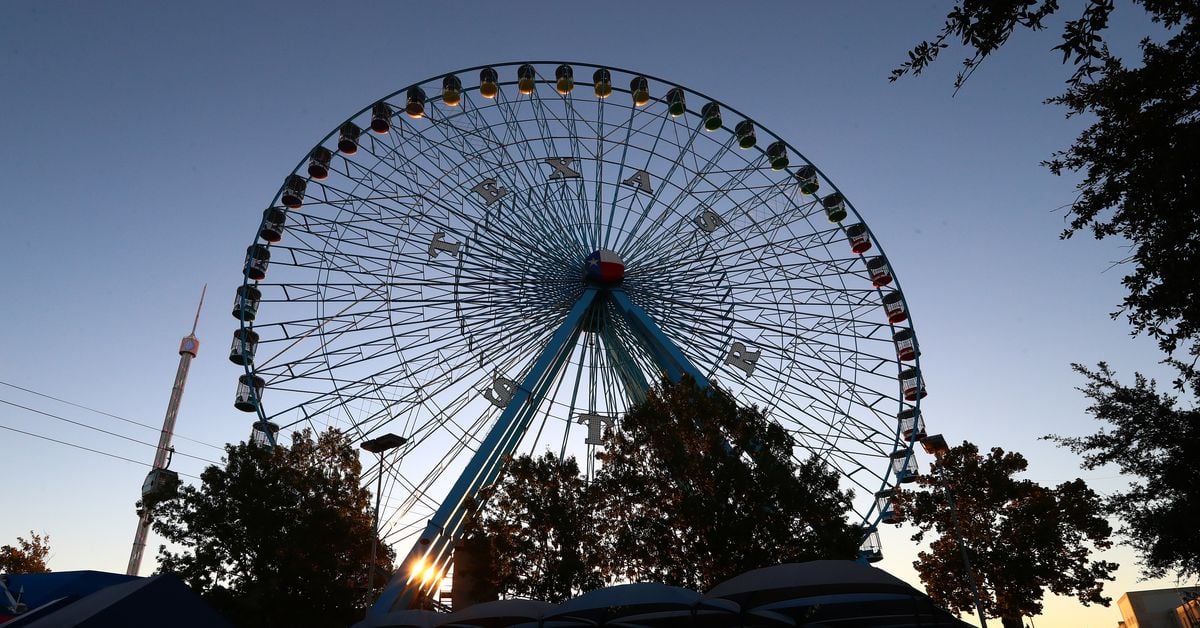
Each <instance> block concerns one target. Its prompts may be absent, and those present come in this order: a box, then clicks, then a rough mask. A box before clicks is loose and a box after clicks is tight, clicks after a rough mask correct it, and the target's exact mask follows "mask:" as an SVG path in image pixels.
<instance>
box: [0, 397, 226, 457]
mask: <svg viewBox="0 0 1200 628" xmlns="http://www.w3.org/2000/svg"><path fill="white" fill-rule="evenodd" d="M0 403H3V404H7V405H10V406H13V407H15V408H20V409H22V410H27V411H29V412H33V413H35V414H40V415H42V416H47V417H50V418H52V419H58V420H59V421H64V422H66V423H70V424H72V425H78V426H79V427H84V428H87V429H89V430H95V431H97V432H100V433H102V434H108V435H109V436H116V437H117V438H122V439H125V440H127V441H130V442H133V443H138V444H139V445H146V446H147V447H154V448H155V449H158V445H155V444H154V443H147V442H146V441H144V440H138V439H136V438H133V437H130V436H125V435H124V434H118V433H116V432H110V431H108V430H106V429H102V428H99V427H96V426H94V425H88V424H87V423H81V422H79V421H73V420H71V419H68V418H65V417H61V416H58V415H56V414H50V413H49V412H43V411H41V410H38V409H35V408H30V407H29V406H23V405H21V404H19V403H13V402H11V401H8V400H5V399H0ZM175 454H177V455H180V456H186V457H188V458H195V459H196V460H200V461H203V462H207V463H209V464H215V465H219V464H221V463H219V462H216V461H215V460H209V459H208V458H203V457H201V456H195V455H192V454H188V453H184V452H182V451H176V452H175Z"/></svg>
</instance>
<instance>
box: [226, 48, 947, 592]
mask: <svg viewBox="0 0 1200 628" xmlns="http://www.w3.org/2000/svg"><path fill="white" fill-rule="evenodd" d="M243 274H244V277H245V280H244V282H243V284H242V285H241V286H240V287H239V288H238V289H237V295H236V298H235V301H234V307H233V315H234V316H235V317H236V318H237V319H238V320H239V321H240V325H239V328H238V329H237V330H236V331H235V332H234V342H233V346H232V349H231V354H230V359H231V360H232V361H234V362H235V363H237V364H240V365H243V366H244V369H245V373H244V374H243V375H242V376H241V377H240V378H239V381H238V390H237V395H236V402H235V406H236V407H238V408H239V409H241V410H245V411H247V412H253V413H256V414H257V417H256V423H255V425H256V434H258V435H259V436H260V437H262V438H264V439H265V440H267V441H270V442H273V441H274V435H275V432H276V431H277V430H280V429H282V430H284V431H290V430H295V429H300V428H303V427H313V428H316V429H321V428H323V427H325V426H327V425H333V426H337V427H339V428H341V429H342V430H343V431H349V432H351V433H352V434H354V435H355V436H356V437H360V438H364V439H365V438H371V437H374V436H379V435H381V434H384V433H395V434H399V435H402V436H403V437H404V438H405V439H407V442H406V443H404V444H403V445H402V447H401V448H400V450H399V452H398V454H397V455H396V456H394V457H393V459H392V460H393V462H392V463H390V464H387V465H384V464H382V463H381V464H380V465H379V466H378V467H376V470H375V472H376V473H382V474H383V480H384V482H383V484H382V485H383V489H382V496H381V497H382V499H383V500H384V506H383V507H382V509H381V513H380V515H381V521H382V523H381V528H380V530H381V534H382V535H383V537H384V538H385V540H387V541H388V542H392V543H405V544H407V543H411V544H412V550H411V551H410V552H409V554H408V555H407V557H406V559H405V562H404V563H403V569H402V570H401V571H400V572H398V573H397V575H396V576H395V578H393V581H392V583H391V584H389V586H388V588H387V589H386V590H385V592H384V595H383V596H382V598H381V599H380V602H379V603H378V604H377V605H376V612H386V610H387V609H390V608H392V607H393V606H394V605H396V604H397V603H399V601H400V600H401V599H402V598H403V597H404V596H405V595H409V594H410V593H406V592H411V591H412V590H414V588H420V587H422V586H426V587H432V586H434V585H433V584H430V583H431V582H436V580H437V578H438V577H439V576H440V575H441V574H443V573H444V572H445V570H446V569H447V567H448V565H449V563H450V561H451V558H452V556H451V554H452V548H453V541H454V539H455V538H456V536H457V534H458V532H459V528H460V527H461V524H462V519H463V515H464V512H463V504H464V501H466V500H467V499H468V498H469V497H471V496H473V495H474V494H475V493H476V492H477V491H478V490H479V489H480V488H482V487H483V486H486V485H488V484H490V483H491V482H493V481H494V480H495V479H496V477H497V475H498V473H499V471H500V466H501V463H502V461H503V458H504V457H505V456H507V455H510V454H520V453H531V452H532V453H540V452H542V451H545V450H551V451H554V452H556V453H559V454H560V455H570V454H576V455H579V456H580V457H581V458H586V459H588V460H590V459H591V456H590V455H588V454H590V453H591V451H592V449H593V448H594V447H595V446H596V445H597V444H598V436H599V434H600V432H601V430H602V429H603V428H605V427H608V426H611V427H617V428H619V423H620V417H621V415H622V413H623V412H624V411H625V410H626V409H627V408H628V407H629V406H630V405H631V404H634V403H636V402H637V401H639V400H640V399H642V398H644V396H645V395H646V392H647V390H648V389H649V388H650V387H651V386H652V385H653V384H655V383H656V382H658V381H659V380H660V379H661V378H663V377H666V378H669V379H672V380H679V379H681V378H682V377H683V376H685V375H689V376H691V377H692V378H693V379H695V380H696V381H697V382H698V383H700V385H702V386H708V385H710V384H715V385H717V386H719V387H720V388H721V389H722V390H724V391H727V392H728V393H729V394H731V395H732V396H733V397H734V398H735V399H737V400H738V402H739V403H742V404H747V405H749V404H755V405H758V406H759V407H760V408H761V409H762V410H763V411H764V413H765V414H766V415H767V416H768V417H770V418H772V419H773V420H775V421H777V422H778V423H780V424H781V425H782V426H784V427H785V428H786V429H787V430H788V431H789V432H790V434H791V435H792V438H793V439H794V441H795V451H796V455H797V456H798V457H807V456H808V455H809V454H816V455H818V456H820V457H821V459H823V460H824V461H825V462H826V463H827V464H828V465H830V466H831V467H833V468H835V469H837V470H838V471H839V472H840V474H841V476H842V481H843V486H844V488H851V489H854V491H855V493H856V498H855V502H854V503H855V510H856V513H857V516H858V517H860V518H861V521H862V523H863V525H864V550H863V554H862V555H863V557H864V559H867V560H877V559H878V558H879V557H880V556H881V554H880V550H879V547H878V540H877V536H875V535H874V533H873V531H874V529H875V526H876V525H877V524H879V523H881V522H882V523H894V522H898V521H899V513H898V512H897V510H896V508H895V507H894V506H893V497H894V491H895V489H896V487H897V486H898V484H900V483H903V482H907V481H911V480H912V479H913V478H914V477H915V475H916V472H917V471H916V463H915V460H914V458H913V444H914V443H915V442H917V441H918V440H920V439H921V438H924V436H925V432H924V425H923V421H922V420H921V415H920V410H919V407H918V406H919V403H920V398H921V397H923V396H924V395H925V388H924V384H923V382H922V378H921V375H920V371H919V369H918V359H919V351H918V349H917V343H916V337H915V336H914V334H913V331H912V328H911V322H910V321H909V320H908V309H907V304H906V302H905V299H904V296H903V294H902V293H901V292H900V289H899V283H898V281H897V280H896V279H895V276H894V274H893V272H892V269H891V268H890V266H889V264H888V261H887V258H886V257H885V256H884V255H883V253H882V251H881V250H880V247H879V244H878V242H876V241H875V240H874V237H873V234H872V233H871V231H870V229H869V228H868V227H867V226H866V223H865V222H864V220H863V218H862V217H861V216H860V215H859V214H858V213H857V211H856V210H855V208H854V207H853V206H852V205H851V204H850V202H849V201H848V199H846V198H845V197H844V196H843V195H842V193H841V192H840V191H838V189H837V187H836V186H835V185H834V184H833V183H832V182H831V181H829V180H828V179H827V178H826V177H825V176H824V174H823V173H822V172H821V171H820V170H819V169H818V168H817V167H816V166H815V165H814V164H813V163H812V162H811V161H809V160H808V159H807V158H806V157H805V156H803V155H802V154H801V153H800V152H798V151H797V150H796V149H795V148H794V147H793V146H791V145H789V144H788V143H787V142H786V141H784V140H782V139H780V138H779V137H777V136H775V135H774V134H773V133H771V132H770V131H768V130H767V129H765V128H763V127H761V126H759V125H758V124H756V123H755V122H753V121H752V120H751V119H749V118H748V117H746V116H745V115H744V114H742V113H740V112H738V111H737V110H735V109H733V108H732V107H730V106H728V105H726V104H724V103H719V102H717V101H716V100H713V99H711V98H708V97H706V96H704V95H703V94H700V93H698V92H696V91H693V90H690V89H687V88H684V87H681V86H678V85H676V84H673V83H671V82H669V81H665V80H660V79H657V78H654V77H651V76H648V75H644V74H636V73H633V72H628V71H625V70H619V69H615V68H611V67H600V66H594V65H589V64H583V63H572V64H566V63H561V64H560V63H557V62H536V63H524V64H517V63H513V64H501V65H493V66H486V67H475V68H468V69H465V70H460V71H457V72H454V73H450V74H445V75H440V76H437V77H433V78H431V79H428V80H426V81H421V82H419V83H415V84H413V85H411V86H408V87H406V88H405V89H402V90H400V91H397V92H395V93H393V94H391V95H389V96H387V97H385V98H383V99H381V100H379V101H378V102H375V103H373V104H372V105H370V106H368V107H366V108H364V109H363V110H361V111H359V112H358V113H356V114H354V115H353V116H351V117H350V118H349V119H348V120H346V121H345V122H343V123H342V124H341V125H339V126H338V127H337V128H335V129H334V130H333V131H332V132H331V133H329V134H328V135H327V136H325V137H324V138H323V139H322V140H321V141H320V142H318V143H317V145H316V146H315V147H314V148H313V149H312V151H311V152H310V153H309V154H308V155H307V156H306V157H305V158H304V159H303V160H302V161H301V162H300V164H299V165H298V166H297V168H296V169H295V170H294V171H293V172H292V173H291V174H290V175H287V176H286V177H285V178H284V181H283V184H282V186H281V187H280V189H279V191H278V193H277V194H276V195H275V197H274V199H273V200H272V202H271V204H270V205H269V207H268V208H267V209H266V210H265V211H264V213H263V217H262V221H261V223H260V226H259V229H258V231H257V234H256V236H255V239H254V242H253V243H252V244H251V245H250V247H249V248H248V250H247V254H246V259H245V266H244V273H243Z"/></svg>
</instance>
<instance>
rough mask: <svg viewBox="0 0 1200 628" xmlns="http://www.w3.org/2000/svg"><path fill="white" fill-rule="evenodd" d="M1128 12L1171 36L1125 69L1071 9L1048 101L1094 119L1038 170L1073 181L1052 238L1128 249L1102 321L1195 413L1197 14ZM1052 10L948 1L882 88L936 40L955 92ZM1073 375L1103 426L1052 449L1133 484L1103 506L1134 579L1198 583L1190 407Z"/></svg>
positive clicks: (1088, 10)
mask: <svg viewBox="0 0 1200 628" xmlns="http://www.w3.org/2000/svg"><path fill="white" fill-rule="evenodd" d="M1135 3H1136V4H1139V5H1141V6H1142V8H1144V9H1145V10H1146V12H1147V13H1148V14H1149V15H1150V17H1151V19H1152V20H1153V21H1154V22H1156V23H1159V24H1162V25H1163V26H1165V27H1166V28H1167V29H1168V30H1169V31H1170V32H1171V35H1170V37H1169V38H1168V39H1167V40H1166V41H1165V42H1154V41H1151V40H1150V38H1148V37H1147V38H1145V39H1143V40H1142V41H1141V51H1142V58H1141V60H1140V64H1138V65H1136V66H1133V65H1127V64H1126V63H1125V62H1124V61H1123V60H1121V59H1119V58H1117V57H1116V56H1114V55H1113V54H1112V53H1111V52H1110V51H1109V48H1108V46H1107V44H1106V42H1105V39H1104V36H1103V35H1104V32H1103V31H1104V29H1105V27H1106V26H1107V24H1108V18H1109V16H1110V14H1111V13H1112V11H1113V3H1112V1H1111V0H1084V2H1083V11H1082V14H1081V17H1080V18H1079V19H1076V20H1070V21H1068V22H1067V23H1066V26H1065V28H1064V31H1063V41H1062V44H1061V45H1059V46H1057V47H1056V49H1057V50H1059V51H1061V52H1062V53H1063V62H1064V63H1065V62H1068V61H1070V62H1071V63H1073V64H1074V66H1075V68H1076V69H1075V72H1074V74H1073V75H1072V76H1071V77H1070V79H1068V80H1067V91H1066V92H1065V93H1064V94H1062V95H1060V96H1057V97H1054V98H1051V99H1050V100H1049V101H1048V102H1049V103H1051V104H1056V105H1061V106H1064V107H1066V109H1067V115H1068V116H1079V115H1087V116H1088V117H1089V118H1091V119H1093V120H1094V122H1093V123H1092V124H1091V125H1090V126H1088V128H1087V129H1085V130H1084V131H1083V132H1082V133H1081V134H1080V135H1079V136H1078V137H1077V138H1076V140H1075V142H1074V144H1072V145H1071V146H1070V147H1069V148H1068V149H1066V150H1063V151H1059V152H1057V153H1056V154H1054V155H1053V156H1052V158H1051V159H1050V160H1048V161H1046V162H1044V164H1045V165H1046V166H1047V167H1048V168H1049V169H1050V171H1051V172H1052V173H1054V174H1056V175H1061V174H1063V173H1064V172H1074V173H1082V174H1083V179H1082V181H1081V182H1080V183H1079V184H1078V192H1079V194H1078V196H1077V197H1076V199H1075V202H1074V203H1072V204H1071V206H1070V208H1069V209H1068V210H1067V214H1068V218H1069V219H1070V226H1069V227H1068V228H1067V229H1066V230H1065V231H1064V232H1063V233H1062V237H1063V238H1069V237H1071V236H1072V235H1074V234H1075V233H1078V232H1079V231H1080V230H1090V231H1091V233H1092V234H1093V235H1094V236H1095V237H1096V238H1097V239H1102V238H1108V237H1114V236H1115V237H1119V238H1124V239H1126V240H1128V241H1129V242H1130V243H1132V254H1131V255H1130V256H1129V257H1128V258H1127V259H1125V260H1122V261H1123V262H1124V263H1127V264H1128V265H1130V266H1131V270H1130V272H1129V274H1127V275H1126V276H1125V277H1124V278H1123V279H1122V283H1123V284H1124V286H1125V288H1126V296H1125V298H1124V299H1123V301H1122V303H1121V305H1120V309H1118V310H1117V311H1116V312H1113V314H1112V316H1113V317H1114V318H1116V317H1118V316H1120V315H1122V314H1124V315H1125V316H1126V318H1127V319H1128V321H1129V323H1130V324H1131V325H1132V327H1133V332H1134V334H1146V335H1148V336H1150V337H1152V338H1154V339H1155V340H1156V341H1157V342H1158V346H1159V348H1160V349H1161V350H1162V351H1163V352H1164V353H1165V354H1166V356H1167V359H1166V362H1167V363H1168V364H1170V365H1172V366H1173V367H1174V368H1175V369H1176V370H1177V371H1178V373H1179V377H1178V378H1177V379H1176V380H1175V382H1174V385H1175V387H1176V388H1177V389H1178V390H1180V391H1182V392H1185V393H1189V394H1190V395H1191V397H1192V400H1193V401H1192V403H1193V405H1194V403H1195V400H1196V398H1197V393H1198V392H1200V370H1198V369H1197V360H1198V359H1200V283H1198V282H1197V281H1196V271H1195V269H1196V268H1198V267H1200V236H1198V234H1200V169H1198V168H1196V167H1194V165H1193V162H1194V161H1195V155H1197V154H1200V26H1198V25H1197V17H1198V16H1200V4H1197V3H1196V2H1195V1H1194V0H1138V1H1137V2H1135ZM1058 8H1059V6H1058V3H1057V1H1056V0H1041V2H1035V1H1033V0H1002V1H996V2H981V1H979V0H961V1H960V2H958V3H957V4H956V5H955V6H954V8H953V9H952V10H951V11H950V13H949V14H948V15H947V18H946V23H945V25H944V26H943V28H942V30H941V32H940V33H939V34H938V36H937V37H936V38H935V39H934V40H933V41H925V42H922V43H920V44H919V45H918V46H917V47H916V48H914V49H913V50H912V51H911V52H910V53H909V61H908V62H906V63H904V64H903V65H902V66H901V67H899V68H897V69H896V70H895V71H893V73H892V80H896V79H898V78H899V77H901V76H903V75H904V74H906V73H909V72H911V73H913V74H919V73H920V72H921V71H922V70H924V69H925V68H926V67H928V65H929V64H930V63H932V62H933V61H934V60H936V59H937V56H938V53H939V52H941V51H942V50H944V49H945V48H947V47H948V44H947V43H946V42H947V41H948V40H949V41H953V40H956V39H957V40H958V41H960V42H961V43H962V44H963V45H964V46H965V47H967V48H968V50H971V51H972V53H971V54H972V56H971V57H969V58H968V59H967V60H966V61H965V62H964V68H963V70H962V72H960V73H959V76H958V79H957V80H956V82H955V86H956V88H958V87H961V86H962V84H963V82H964V81H965V80H966V79H967V78H968V77H969V76H970V75H971V74H972V73H973V72H974V71H975V70H976V69H977V68H978V67H979V64H980V63H981V62H982V61H983V60H984V59H985V58H986V57H987V56H989V55H990V54H992V53H994V52H996V51H997V50H998V49H999V48H1000V47H1002V46H1003V45H1004V43H1005V42H1006V41H1007V40H1008V38H1009V36H1010V35H1011V34H1012V33H1013V32H1014V30H1016V29H1018V28H1029V29H1032V30H1040V29H1041V28H1043V21H1044V20H1045V18H1046V17H1048V16H1050V15H1051V14H1053V13H1055V12H1056V11H1057V10H1058ZM1075 369H1076V370H1077V371H1079V372H1080V373H1083V374H1084V375H1085V376H1086V377H1088V378H1089V383H1088V384H1087V386H1086V388H1084V392H1085V394H1086V395H1087V396H1088V397H1089V398H1090V399H1091V400H1092V402H1093V405H1092V407H1091V409H1090V412H1091V414H1092V415H1093V416H1095V417H1096V418H1097V419H1100V420H1102V421H1105V422H1107V423H1109V424H1110V425H1111V426H1113V427H1114V428H1115V429H1114V431H1112V432H1107V433H1106V432H1104V431H1100V432H1098V433H1096V434H1094V435H1091V436H1086V437H1082V438H1068V437H1061V436H1056V437H1053V438H1054V440H1056V441H1058V442H1059V444H1061V445H1065V446H1067V447H1069V448H1071V449H1072V450H1073V451H1075V452H1076V453H1080V454H1084V466H1085V467H1086V468H1094V467H1096V466H1099V465H1103V464H1106V463H1109V462H1112V463H1115V464H1117V465H1118V466H1119V467H1120V468H1121V469H1122V471H1124V472H1126V473H1130V474H1132V475H1134V476H1135V477H1137V478H1140V480H1139V481H1137V482H1135V483H1134V484H1133V485H1132V486H1131V487H1130V489H1129V490H1128V491H1123V492H1118V493H1116V494H1115V495H1113V496H1112V498H1111V499H1110V500H1109V502H1108V503H1109V505H1110V507H1111V508H1112V509H1113V510H1114V511H1115V512H1117V513H1119V516H1120V517H1121V521H1122V524H1123V525H1122V527H1121V536H1122V537H1123V539H1124V540H1126V541H1127V542H1129V543H1130V544H1131V545H1132V546H1133V547H1134V548H1135V549H1137V550H1139V551H1140V552H1142V557H1141V563H1142V566H1143V570H1144V573H1146V574H1147V575H1150V576H1161V575H1165V574H1166V572H1167V571H1170V570H1175V571H1178V572H1179V574H1180V575H1186V574H1193V575H1194V574H1197V573H1198V571H1200V566H1198V565H1200V561H1198V560H1197V557H1196V553H1195V551H1192V552H1189V551H1188V550H1189V548H1192V549H1194V548H1196V547H1197V546H1198V545H1200V532H1197V531H1196V528H1197V527H1196V526H1195V525H1194V524H1193V525H1191V526H1190V528H1189V525H1188V522H1187V520H1186V517H1188V516H1189V515H1190V516H1192V517H1193V521H1194V520H1195V519H1194V516H1195V514H1196V513H1197V504H1196V501H1195V498H1194V492H1195V487H1196V482H1195V479H1196V476H1195V474H1194V473H1190V472H1189V471H1190V470H1189V469H1187V468H1186V467H1187V465H1186V464H1184V461H1186V460H1187V455H1188V454H1187V453H1181V452H1186V451H1188V449H1189V448H1190V451H1191V452H1195V451H1196V445H1195V443H1196V441H1195V438H1196V437H1195V430H1194V428H1192V427H1191V423H1193V422H1194V420H1195V414H1194V410H1192V411H1189V410H1180V409H1178V408H1176V407H1175V405H1176V399H1174V398H1171V397H1167V396H1165V395H1159V394H1158V393H1157V392H1156V391H1155V387H1154V383H1153V382H1149V383H1147V381H1146V378H1144V377H1143V376H1142V375H1141V374H1137V373H1135V381H1134V384H1133V386H1125V385H1122V384H1120V383H1118V382H1116V381H1115V379H1114V377H1113V375H1112V372H1111V371H1109V369H1108V366H1107V365H1105V364H1103V363H1101V364H1100V365H1099V366H1098V369H1097V370H1096V371H1091V370H1088V369H1085V368H1083V367H1080V366H1078V365H1075ZM1188 439H1191V440H1188ZM1126 446H1129V447H1138V448H1140V449H1138V450H1130V449H1125V448H1124V447H1126ZM1156 455H1162V456H1164V457H1163V458H1161V459H1160V458H1156V457H1155V456H1156ZM1192 455H1193V456H1194V455H1195V454H1194V453H1192ZM1154 514H1161V515H1163V516H1164V517H1169V518H1170V519H1169V520H1164V519H1162V518H1159V517H1157V516H1154ZM1189 532H1190V533H1189Z"/></svg>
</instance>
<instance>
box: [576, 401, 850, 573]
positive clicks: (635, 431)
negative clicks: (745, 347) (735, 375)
mask: <svg viewBox="0 0 1200 628" xmlns="http://www.w3.org/2000/svg"><path fill="white" fill-rule="evenodd" d="M597 457H598V458H599V459H600V460H601V461H602V462H603V463H604V466H603V467H602V468H601V470H600V472H599V473H598V474H597V478H596V486H597V488H598V494H599V497H600V498H601V499H602V500H603V505H602V506H601V508H600V509H599V510H600V511H601V512H602V513H603V519H602V521H603V523H604V530H603V537H604V542H605V557H606V563H605V572H606V574H608V575H609V576H610V577H615V578H619V579H623V580H652V581H656V582H664V583H667V584H671V585H676V586H683V587H689V588H693V589H697V590H701V591H702V590H705V589H708V588H710V587H712V586H713V585H715V584H717V583H719V582H721V581H722V580H725V579H727V578H730V577H732V576H734V575H737V574H739V573H742V572H744V571H747V570H749V569H754V568H757V567H764V566H767V565H774V564H777V563H784V562H799V561H805V560H815V559H818V558H845V559H851V558H854V557H855V556H856V555H857V550H858V542H859V541H860V539H861V532H860V531H859V529H858V528H857V527H855V526H852V525H850V524H849V523H848V522H847V520H846V514H847V512H849V509H850V494H849V493H847V492H843V491H841V490H840V489H839V487H838V475H837V473H836V472H835V471H833V470H832V469H830V468H829V467H827V466H826V465H825V464H823V463H822V462H821V461H819V460H817V459H816V458H811V457H810V458H808V459H806V460H804V461H802V462H799V463H797V462H796V461H795V460H794V458H793V441H792V439H791V437H790V436H789V435H788V434H787V432H786V431H784V429H783V428H782V427H780V426H779V424H778V423H776V422H774V421H771V420H770V419H768V418H766V417H764V416H763V414H762V413H761V412H760V411H759V410H758V409H757V408H745V407H738V406H737V405H736V404H735V403H734V402H733V401H732V400H731V399H729V398H728V397H726V396H725V395H723V394H721V393H720V392H719V391H717V392H714V393H712V394H709V393H706V392H704V391H701V390H700V389H699V388H697V387H696V385H695V384H694V383H693V382H692V381H690V380H685V381H684V382H683V383H681V384H678V385H663V386H661V387H660V388H658V389H656V390H654V391H652V392H651V394H650V395H649V397H648V398H647V400H646V401H645V402H644V403H642V404H641V405H639V406H637V407H635V408H633V409H631V410H630V412H629V413H628V414H626V415H625V417H624V418H623V419H622V420H621V429H620V430H619V431H618V430H611V431H609V432H608V433H607V434H606V435H605V443H604V450H603V451H602V452H601V453H599V454H598V456H597Z"/></svg>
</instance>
